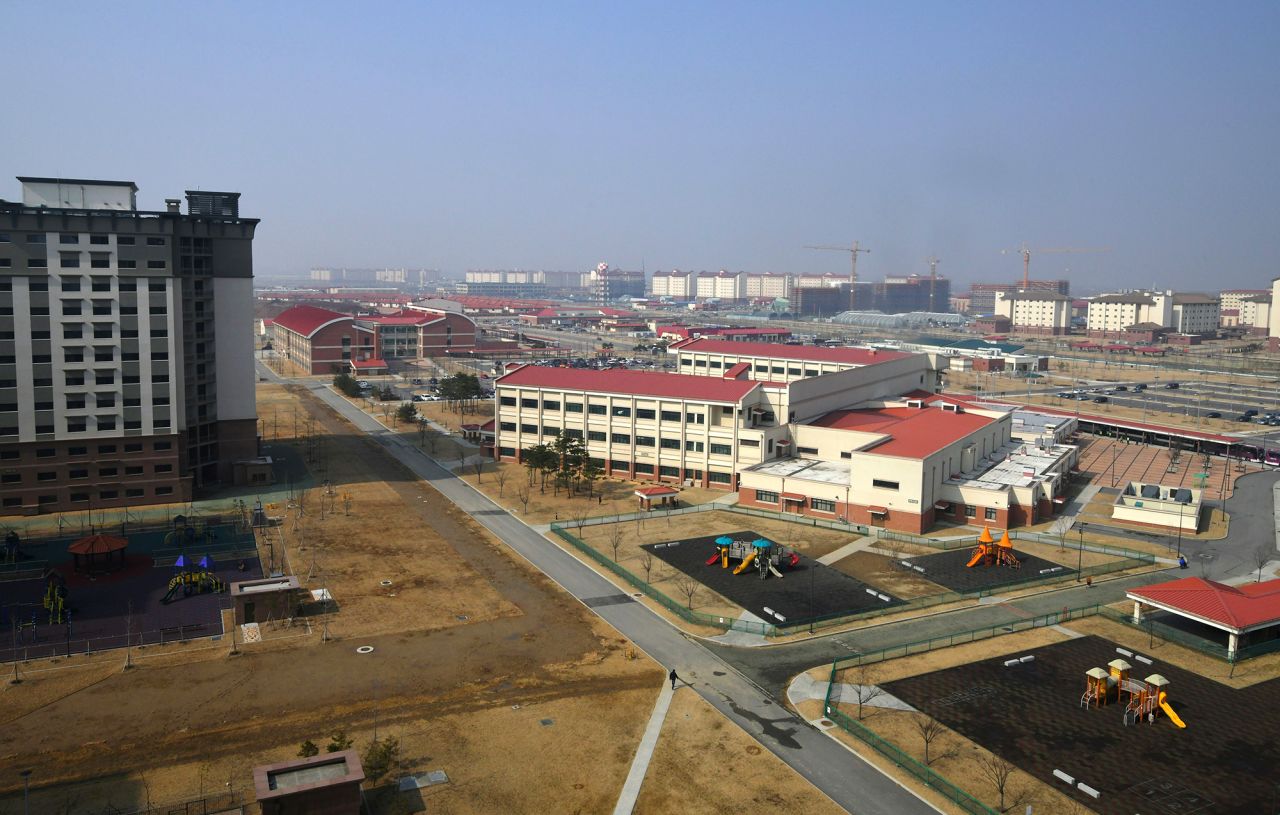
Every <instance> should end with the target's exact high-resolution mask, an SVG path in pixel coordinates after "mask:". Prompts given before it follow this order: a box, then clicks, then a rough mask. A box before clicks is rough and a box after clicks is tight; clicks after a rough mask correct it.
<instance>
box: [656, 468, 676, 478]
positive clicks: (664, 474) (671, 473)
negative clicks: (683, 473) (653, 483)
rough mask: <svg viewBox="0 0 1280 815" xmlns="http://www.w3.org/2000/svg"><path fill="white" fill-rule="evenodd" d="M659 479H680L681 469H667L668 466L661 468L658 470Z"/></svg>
mask: <svg viewBox="0 0 1280 815" xmlns="http://www.w3.org/2000/svg"><path fill="white" fill-rule="evenodd" d="M658 477H660V478H679V477H680V468H679V467H667V466H662V467H659V468H658Z"/></svg>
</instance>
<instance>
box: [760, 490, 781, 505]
mask: <svg viewBox="0 0 1280 815" xmlns="http://www.w3.org/2000/svg"><path fill="white" fill-rule="evenodd" d="M756 500H757V501H759V502H760V503H762V504H776V503H778V493H776V492H770V491H769V490H756Z"/></svg>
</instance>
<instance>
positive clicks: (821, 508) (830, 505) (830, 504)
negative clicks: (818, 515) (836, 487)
mask: <svg viewBox="0 0 1280 815" xmlns="http://www.w3.org/2000/svg"><path fill="white" fill-rule="evenodd" d="M809 506H810V507H811V508H812V509H813V510H814V511H815V512H831V513H834V512H835V511H836V502H835V501H824V500H822V499H821V498H810V499H809Z"/></svg>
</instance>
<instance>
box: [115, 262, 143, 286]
mask: <svg viewBox="0 0 1280 815" xmlns="http://www.w3.org/2000/svg"><path fill="white" fill-rule="evenodd" d="M116 268H119V269H136V268H138V261H136V260H125V259H124V258H121V259H119V260H117V261H116ZM128 290H129V291H137V288H136V287H133V286H130V287H129V289H128ZM120 291H125V288H124V284H121V285H120Z"/></svg>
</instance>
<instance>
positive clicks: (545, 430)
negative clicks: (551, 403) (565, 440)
mask: <svg viewBox="0 0 1280 815" xmlns="http://www.w3.org/2000/svg"><path fill="white" fill-rule="evenodd" d="M542 435H544V436H551V437H553V438H554V437H556V436H558V435H560V428H558V427H553V426H552V425H543V426H542Z"/></svg>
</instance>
